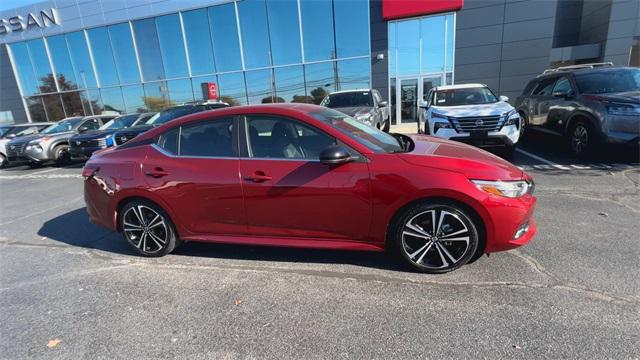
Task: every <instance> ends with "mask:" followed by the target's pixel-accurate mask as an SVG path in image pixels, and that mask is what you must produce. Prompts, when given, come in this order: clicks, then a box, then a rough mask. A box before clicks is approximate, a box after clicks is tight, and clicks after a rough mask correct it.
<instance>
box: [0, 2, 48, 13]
mask: <svg viewBox="0 0 640 360" xmlns="http://www.w3.org/2000/svg"><path fill="white" fill-rule="evenodd" d="M40 1H42V0H0V11H2V10H7V9H15V8H17V7H20V6H25V5H31V4H35V3H37V2H40Z"/></svg>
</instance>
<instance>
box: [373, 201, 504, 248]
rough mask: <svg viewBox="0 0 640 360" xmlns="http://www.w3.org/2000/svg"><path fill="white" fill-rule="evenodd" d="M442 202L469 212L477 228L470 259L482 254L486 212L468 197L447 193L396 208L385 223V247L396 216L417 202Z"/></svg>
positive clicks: (487, 220) (487, 227)
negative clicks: (476, 242) (474, 251)
mask: <svg viewBox="0 0 640 360" xmlns="http://www.w3.org/2000/svg"><path fill="white" fill-rule="evenodd" d="M435 202H442V203H448V204H452V205H456V206H459V207H461V208H462V209H463V210H466V211H467V212H468V213H469V216H470V217H471V218H472V221H473V222H474V224H475V225H476V227H477V230H478V248H477V249H476V253H475V254H474V255H473V257H472V258H471V261H474V260H475V259H477V258H478V257H480V256H481V255H482V254H484V251H485V249H486V247H487V237H488V236H489V235H490V232H491V226H492V225H491V223H490V218H489V217H488V215H487V214H481V212H482V211H479V206H480V205H479V204H474V205H475V206H474V205H472V201H471V200H468V199H464V200H462V198H461V197H458V196H448V195H433V196H422V197H419V198H416V199H413V200H411V201H409V202H407V203H405V204H404V205H402V206H401V207H399V208H398V209H396V211H395V212H394V213H393V215H392V216H391V218H390V220H389V223H388V225H387V230H386V234H385V248H387V249H389V248H390V244H389V242H390V241H392V239H391V233H392V231H391V230H392V228H393V226H394V225H395V224H396V222H397V221H398V218H399V217H400V216H401V215H402V214H403V213H404V212H405V211H406V210H407V209H408V208H410V207H411V206H414V205H416V204H419V203H435Z"/></svg>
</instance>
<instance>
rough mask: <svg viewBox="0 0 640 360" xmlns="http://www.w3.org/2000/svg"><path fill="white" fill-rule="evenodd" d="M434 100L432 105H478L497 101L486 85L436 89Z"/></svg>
mask: <svg viewBox="0 0 640 360" xmlns="http://www.w3.org/2000/svg"><path fill="white" fill-rule="evenodd" d="M434 100H435V101H434V103H433V105H434V106H461V105H480V104H493V103H496V102H498V99H497V98H496V96H495V95H493V93H492V92H491V90H489V88H486V87H477V88H466V89H449V90H438V91H437V92H436V98H435V99H434Z"/></svg>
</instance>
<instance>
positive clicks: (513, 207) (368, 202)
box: [83, 104, 536, 273]
mask: <svg viewBox="0 0 640 360" xmlns="http://www.w3.org/2000/svg"><path fill="white" fill-rule="evenodd" d="M83 176H84V177H85V179H86V180H85V186H84V195H85V201H86V203H87V211H88V213H89V218H90V220H91V222H93V223H95V224H98V225H102V226H105V227H107V228H109V229H112V230H116V231H120V232H122V233H123V235H124V238H125V239H126V241H127V242H128V243H129V244H130V245H131V247H132V248H133V249H134V250H135V251H137V252H138V253H139V254H141V255H145V256H162V255H165V254H168V253H170V252H171V251H173V250H174V249H175V248H176V247H177V246H178V245H180V243H181V242H183V241H202V242H217V243H235V244H247V245H270V246H289V247H303V248H324V249H344V250H372V251H382V250H385V249H388V250H390V251H391V252H392V253H394V254H395V255H397V256H398V258H399V259H402V260H403V261H404V262H406V263H407V264H409V265H410V266H411V267H412V268H414V269H416V270H419V271H423V272H428V273H440V272H446V271H451V270H454V269H457V268H458V267H460V266H462V265H464V264H465V263H468V262H470V261H473V260H475V259H477V258H479V257H480V256H481V255H482V254H484V253H487V254H488V253H491V252H496V251H503V250H509V249H513V248H515V247H518V246H521V245H524V244H526V243H527V242H528V241H529V240H530V239H531V238H532V237H533V236H534V234H535V233H536V223H535V220H534V218H533V209H534V205H535V202H536V199H535V197H533V195H532V193H533V188H534V185H533V180H532V178H531V177H530V176H529V175H527V174H526V173H524V172H523V171H522V170H520V169H518V168H517V167H515V166H513V165H511V164H510V163H509V162H507V161H505V160H502V159H500V158H499V157H497V156H494V155H492V154H490V153H488V152H486V151H483V150H480V149H477V148H474V147H472V146H469V145H465V144H461V143H457V142H452V141H447V140H442V139H438V138H434V137H430V136H406V135H400V134H386V133H384V132H382V131H379V130H377V129H374V128H373V127H369V126H367V125H364V124H362V123H360V122H358V121H356V120H354V119H352V118H350V117H348V116H346V115H344V114H342V113H340V112H337V111H335V110H332V109H328V108H324V107H319V106H315V105H308V104H279V105H278V104H275V105H257V106H240V107H232V108H226V109H220V110H213V111H209V112H202V113H198V114H193V115H188V116H185V117H182V118H179V119H176V120H174V121H171V122H169V123H167V124H165V125H163V126H160V127H158V128H155V129H153V130H150V131H148V132H146V133H144V134H142V135H139V136H138V137H136V138H135V139H133V140H131V141H130V142H128V143H126V144H124V145H123V146H119V147H117V148H115V149H107V150H105V151H102V152H99V153H96V154H94V156H93V157H91V159H90V160H89V162H87V164H86V165H85V168H84V170H83Z"/></svg>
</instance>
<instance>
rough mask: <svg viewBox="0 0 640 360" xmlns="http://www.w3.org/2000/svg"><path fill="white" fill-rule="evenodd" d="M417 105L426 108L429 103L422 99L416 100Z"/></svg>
mask: <svg viewBox="0 0 640 360" xmlns="http://www.w3.org/2000/svg"><path fill="white" fill-rule="evenodd" d="M418 107H421V108H423V109H426V108H428V107H429V103H428V102H426V101H424V100H418Z"/></svg>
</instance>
